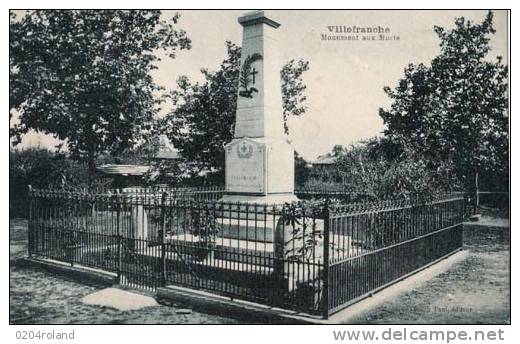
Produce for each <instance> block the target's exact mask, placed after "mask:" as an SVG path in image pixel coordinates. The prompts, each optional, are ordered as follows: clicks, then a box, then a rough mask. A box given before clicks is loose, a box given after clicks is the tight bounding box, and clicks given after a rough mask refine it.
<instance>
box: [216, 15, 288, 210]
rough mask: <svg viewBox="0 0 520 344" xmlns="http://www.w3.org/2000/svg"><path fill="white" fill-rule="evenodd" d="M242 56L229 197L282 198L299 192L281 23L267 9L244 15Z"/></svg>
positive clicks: (228, 177)
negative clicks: (288, 129) (287, 124)
mask: <svg viewBox="0 0 520 344" xmlns="http://www.w3.org/2000/svg"><path fill="white" fill-rule="evenodd" d="M238 22H239V23H240V24H241V25H242V27H243V38H242V58H241V64H240V79H239V87H238V99H237V113H236V125H235V133H234V138H233V140H232V141H231V142H230V143H229V144H227V145H226V147H225V149H226V170H225V173H226V194H225V196H224V197H223V199H222V200H223V201H226V202H237V201H238V202H247V203H253V202H254V203H260V204H281V203H284V202H292V201H295V200H296V197H295V196H294V149H293V148H292V147H291V145H290V144H289V143H288V141H287V138H286V136H285V133H284V130H283V109H282V90H281V83H280V68H281V65H280V63H279V58H278V46H277V40H276V29H277V28H278V27H279V26H280V24H279V23H277V22H275V21H274V20H272V19H269V18H267V17H266V16H265V14H264V12H263V11H255V12H250V13H246V14H244V15H242V16H241V17H239V18H238Z"/></svg>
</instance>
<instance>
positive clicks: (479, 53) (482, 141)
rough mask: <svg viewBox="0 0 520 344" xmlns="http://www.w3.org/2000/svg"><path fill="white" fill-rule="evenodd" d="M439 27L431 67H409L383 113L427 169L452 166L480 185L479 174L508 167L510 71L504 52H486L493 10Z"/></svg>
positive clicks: (394, 135) (390, 132)
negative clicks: (475, 20) (437, 47)
mask: <svg viewBox="0 0 520 344" xmlns="http://www.w3.org/2000/svg"><path fill="white" fill-rule="evenodd" d="M434 31H435V32H436V33H437V35H438V36H439V39H440V53H439V55H438V56H436V57H435V58H434V59H433V60H432V62H431V65H430V66H426V65H424V64H419V65H413V64H410V65H409V66H407V67H406V69H405V71H404V76H403V78H402V79H401V80H400V81H399V83H398V85H397V87H395V89H393V90H392V89H390V88H389V87H386V88H385V92H386V93H387V94H388V96H389V97H390V98H391V99H392V100H393V102H392V105H391V106H390V108H389V109H380V116H381V118H382V119H383V121H384V124H385V126H386V130H385V134H386V135H387V136H388V137H389V138H391V139H392V140H395V141H399V142H402V143H403V144H404V145H406V146H407V147H410V148H409V149H413V150H414V151H415V152H417V153H418V155H417V158H420V159H424V160H425V164H426V165H427V167H428V168H429V169H431V170H438V169H442V168H444V167H446V165H450V164H452V165H453V168H452V170H453V171H454V173H455V174H456V175H457V177H458V178H459V179H460V180H461V181H462V182H463V183H464V184H465V186H466V188H474V187H475V186H471V185H473V184H474V183H475V179H476V177H477V176H478V173H479V172H480V171H483V170H492V171H495V173H496V172H497V171H502V172H504V171H507V169H508V167H507V166H508V113H507V109H508V98H507V90H508V84H507V77H508V69H507V66H505V65H504V64H502V58H501V57H497V58H496V59H495V60H491V59H490V58H489V57H488V53H489V52H490V46H489V40H490V38H489V36H490V35H491V34H493V33H494V32H495V30H494V28H493V14H492V12H489V13H488V14H487V16H486V18H485V19H484V20H483V21H482V22H481V23H473V22H471V21H469V20H466V19H464V18H463V17H461V18H457V19H456V20H455V27H454V28H453V29H450V30H446V29H444V28H441V27H435V28H434ZM445 170H446V168H445ZM505 174H506V175H507V173H505ZM502 175H504V173H503V174H502ZM477 185H478V184H477ZM506 185H507V182H506Z"/></svg>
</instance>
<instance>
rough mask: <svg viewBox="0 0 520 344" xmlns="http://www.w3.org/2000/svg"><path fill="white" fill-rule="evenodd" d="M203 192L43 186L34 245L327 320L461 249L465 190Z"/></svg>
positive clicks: (142, 278) (62, 257) (138, 280)
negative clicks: (242, 196) (294, 197)
mask: <svg viewBox="0 0 520 344" xmlns="http://www.w3.org/2000/svg"><path fill="white" fill-rule="evenodd" d="M181 191H182V192H181ZM197 191H203V192H199V193H197V192H194V191H193V190H191V191H190V190H179V189H177V190H176V191H175V192H173V191H172V190H171V189H167V190H166V189H163V190H146V191H144V190H138V189H135V190H132V189H125V190H122V191H110V190H107V191H106V192H102V193H96V194H91V193H87V192H85V191H57V190H32V191H31V192H30V216H29V253H30V255H33V256H36V257H42V258H49V259H54V260H59V261H63V262H68V263H70V264H71V265H74V264H78V265H83V266H88V267H93V268H98V269H103V270H106V271H111V272H115V273H117V275H118V277H119V282H120V283H121V284H123V285H129V286H135V287H145V288H150V289H155V288H157V287H159V286H166V285H180V286H184V287H189V288H195V289H202V290H207V291H210V292H214V293H217V294H222V295H226V296H230V297H233V298H242V299H246V300H250V301H255V302H259V303H263V304H268V305H275V306H278V307H285V308H289V309H293V310H298V311H303V312H307V313H314V314H322V315H323V316H324V317H328V316H329V314H331V313H333V312H336V311H338V310H340V309H342V308H343V307H345V306H347V305H349V304H351V303H352V302H355V301H356V300H358V299H359V298H362V297H364V296H366V295H368V294H369V293H371V292H373V291H374V290H376V289H378V288H381V287H384V286H386V285H388V284H389V283H392V282H393V281H396V280H398V279H400V278H402V277H403V276H405V275H406V274H408V273H412V272H414V271H416V270H418V269H420V268H422V267H424V266H426V265H428V264H430V263H432V262H434V261H435V260H437V259H439V258H441V257H443V256H445V255H447V254H449V253H451V252H453V251H455V250H457V249H458V248H460V247H461V245H462V241H461V240H462V227H461V223H462V215H463V213H464V199H463V198H462V197H458V196H451V197H442V198H439V199H435V200H431V201H428V202H423V203H420V204H417V203H410V202H409V203H405V202H395V201H392V202H390V201H387V202H374V203H356V204H340V203H337V202H335V203H331V202H330V201H325V202H299V203H293V204H284V205H259V204H244V203H224V202H219V201H216V200H215V198H216V197H217V195H219V194H220V195H221V194H222V193H223V190H222V189H221V188H216V189H214V190H197Z"/></svg>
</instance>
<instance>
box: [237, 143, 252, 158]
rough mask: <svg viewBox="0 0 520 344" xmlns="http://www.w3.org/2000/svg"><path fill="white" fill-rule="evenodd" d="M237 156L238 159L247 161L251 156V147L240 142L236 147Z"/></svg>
mask: <svg viewBox="0 0 520 344" xmlns="http://www.w3.org/2000/svg"><path fill="white" fill-rule="evenodd" d="M237 154H238V157H239V158H240V159H249V158H250V157H251V156H252V155H253V145H252V144H247V142H242V143H241V144H239V145H237Z"/></svg>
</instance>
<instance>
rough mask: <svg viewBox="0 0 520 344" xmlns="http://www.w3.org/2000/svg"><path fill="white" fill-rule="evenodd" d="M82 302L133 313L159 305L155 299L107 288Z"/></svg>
mask: <svg viewBox="0 0 520 344" xmlns="http://www.w3.org/2000/svg"><path fill="white" fill-rule="evenodd" d="M81 301H82V302H83V303H85V304H87V305H96V306H104V307H110V308H115V309H117V310H120V311H131V310H137V309H141V308H145V307H154V306H158V305H159V304H158V303H157V301H155V299H154V298H153V297H150V296H146V295H141V294H137V293H132V292H130V291H126V290H121V289H118V288H106V289H102V290H100V291H96V292H94V293H92V294H89V295H87V296H84V297H83V298H82V299H81Z"/></svg>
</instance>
